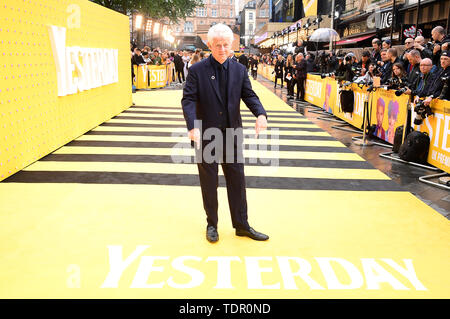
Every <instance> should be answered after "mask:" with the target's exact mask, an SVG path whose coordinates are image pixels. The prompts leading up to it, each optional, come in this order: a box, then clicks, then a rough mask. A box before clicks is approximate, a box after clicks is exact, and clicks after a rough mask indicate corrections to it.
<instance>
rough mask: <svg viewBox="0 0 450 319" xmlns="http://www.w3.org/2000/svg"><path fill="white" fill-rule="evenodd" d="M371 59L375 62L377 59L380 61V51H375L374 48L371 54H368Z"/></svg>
mask: <svg viewBox="0 0 450 319" xmlns="http://www.w3.org/2000/svg"><path fill="white" fill-rule="evenodd" d="M370 58H371V60H372V61H373V62H374V63H377V62H378V61H381V52H380V51H375V49H374V50H373V51H372V54H371V55H370Z"/></svg>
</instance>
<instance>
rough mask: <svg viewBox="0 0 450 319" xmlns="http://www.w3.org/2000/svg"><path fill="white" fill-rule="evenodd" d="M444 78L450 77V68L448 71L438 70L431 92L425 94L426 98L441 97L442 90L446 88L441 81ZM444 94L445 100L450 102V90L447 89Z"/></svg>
mask: <svg viewBox="0 0 450 319" xmlns="http://www.w3.org/2000/svg"><path fill="white" fill-rule="evenodd" d="M443 77H447V78H448V77H450V67H447V68H446V69H442V68H441V69H439V70H438V72H437V73H436V76H435V77H434V79H433V82H432V83H431V85H430V88H429V90H428V91H427V92H425V96H431V97H432V98H433V99H437V98H438V97H439V96H440V95H441V93H442V89H443V88H444V83H443V82H442V80H441V78H443ZM444 93H445V95H444V96H443V99H444V100H450V90H448V89H447V91H446V92H444Z"/></svg>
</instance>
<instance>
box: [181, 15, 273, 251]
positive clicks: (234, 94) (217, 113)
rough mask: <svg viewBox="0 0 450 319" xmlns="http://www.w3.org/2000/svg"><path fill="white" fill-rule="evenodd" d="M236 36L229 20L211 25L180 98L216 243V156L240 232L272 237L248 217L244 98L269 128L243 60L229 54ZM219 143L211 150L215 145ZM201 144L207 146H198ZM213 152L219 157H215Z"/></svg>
mask: <svg viewBox="0 0 450 319" xmlns="http://www.w3.org/2000/svg"><path fill="white" fill-rule="evenodd" d="M232 42H233V33H232V31H231V29H230V28H229V27H228V26H226V25H224V24H216V25H214V26H213V27H211V28H210V30H209V32H208V47H209V49H210V50H211V55H210V56H209V58H207V59H204V60H202V61H200V62H198V63H196V64H194V65H193V66H192V67H191V68H190V69H189V73H188V76H187V78H186V85H185V87H184V89H183V98H182V100H181V104H182V107H183V114H184V118H185V120H186V124H187V129H188V131H189V132H188V136H189V138H190V139H191V140H192V141H193V142H195V146H196V162H197V166H198V170H199V177H200V186H201V189H202V197H203V207H204V209H205V211H206V215H207V223H208V224H207V228H206V238H207V240H208V241H209V242H212V243H213V242H217V241H218V239H219V235H218V233H217V223H218V216H217V209H218V201H217V187H218V162H220V163H221V166H222V170H223V172H224V176H225V180H226V184H227V193H228V204H229V207H230V212H231V220H232V224H233V227H234V228H235V229H236V235H237V236H247V237H250V238H252V239H254V240H267V239H268V238H269V237H268V236H267V235H264V234H262V233H259V232H257V231H255V230H254V229H253V228H251V227H250V225H249V223H248V221H247V199H246V190H245V176H244V164H243V156H242V144H243V141H242V134H243V133H242V118H241V114H240V100H241V99H242V100H243V101H244V103H245V104H246V105H247V107H248V108H249V109H250V110H251V111H252V113H253V114H254V115H255V117H257V120H256V125H255V129H256V134H258V133H259V132H260V131H261V130H264V129H266V128H267V114H266V111H265V110H264V108H263V106H262V104H261V102H260V100H259V98H258V96H257V95H256V94H255V92H254V91H253V90H252V87H251V84H250V80H249V78H248V73H247V69H246V68H245V66H243V65H242V64H240V63H238V62H235V61H233V60H232V59H229V58H228V57H229V54H230V49H231V44H232ZM199 121H201V122H200V124H199ZM233 129H234V130H233ZM236 131H237V132H241V138H239V137H240V136H239V134H237V135H238V138H237V141H236V140H235V139H234V137H232V138H231V140H230V139H229V137H230V136H232V135H233V134H236ZM210 133H211V136H210V137H208V135H210ZM230 133H231V134H230ZM213 137H214V138H213ZM212 142H214V144H212ZM221 143H222V144H221ZM209 144H211V145H209ZM216 145H217V147H214V148H213V149H212V150H211V146H216ZM200 146H201V148H200ZM207 146H208V147H207ZM205 147H207V148H205ZM199 149H203V150H204V151H203V152H199ZM207 150H208V151H210V153H209V154H207V153H208V152H207ZM213 153H214V154H213ZM211 157H215V158H213V160H212V161H211ZM230 157H232V158H230ZM224 159H226V160H225V161H224Z"/></svg>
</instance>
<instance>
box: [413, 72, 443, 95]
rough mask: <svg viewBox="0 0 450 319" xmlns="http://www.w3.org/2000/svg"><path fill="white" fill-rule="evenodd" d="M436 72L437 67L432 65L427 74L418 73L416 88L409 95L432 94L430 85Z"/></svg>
mask: <svg viewBox="0 0 450 319" xmlns="http://www.w3.org/2000/svg"><path fill="white" fill-rule="evenodd" d="M438 73H439V71H438V69H437V68H436V67H433V68H432V69H431V70H430V72H428V73H427V74H423V73H422V74H420V78H419V80H418V82H417V88H416V89H415V90H413V91H412V93H411V95H417V96H418V97H426V96H428V95H432V85H433V83H434V80H435V79H436V76H437V74H438Z"/></svg>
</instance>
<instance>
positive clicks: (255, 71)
mask: <svg viewBox="0 0 450 319" xmlns="http://www.w3.org/2000/svg"><path fill="white" fill-rule="evenodd" d="M252 77H253V80H256V79H257V77H258V71H257V70H252Z"/></svg>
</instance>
